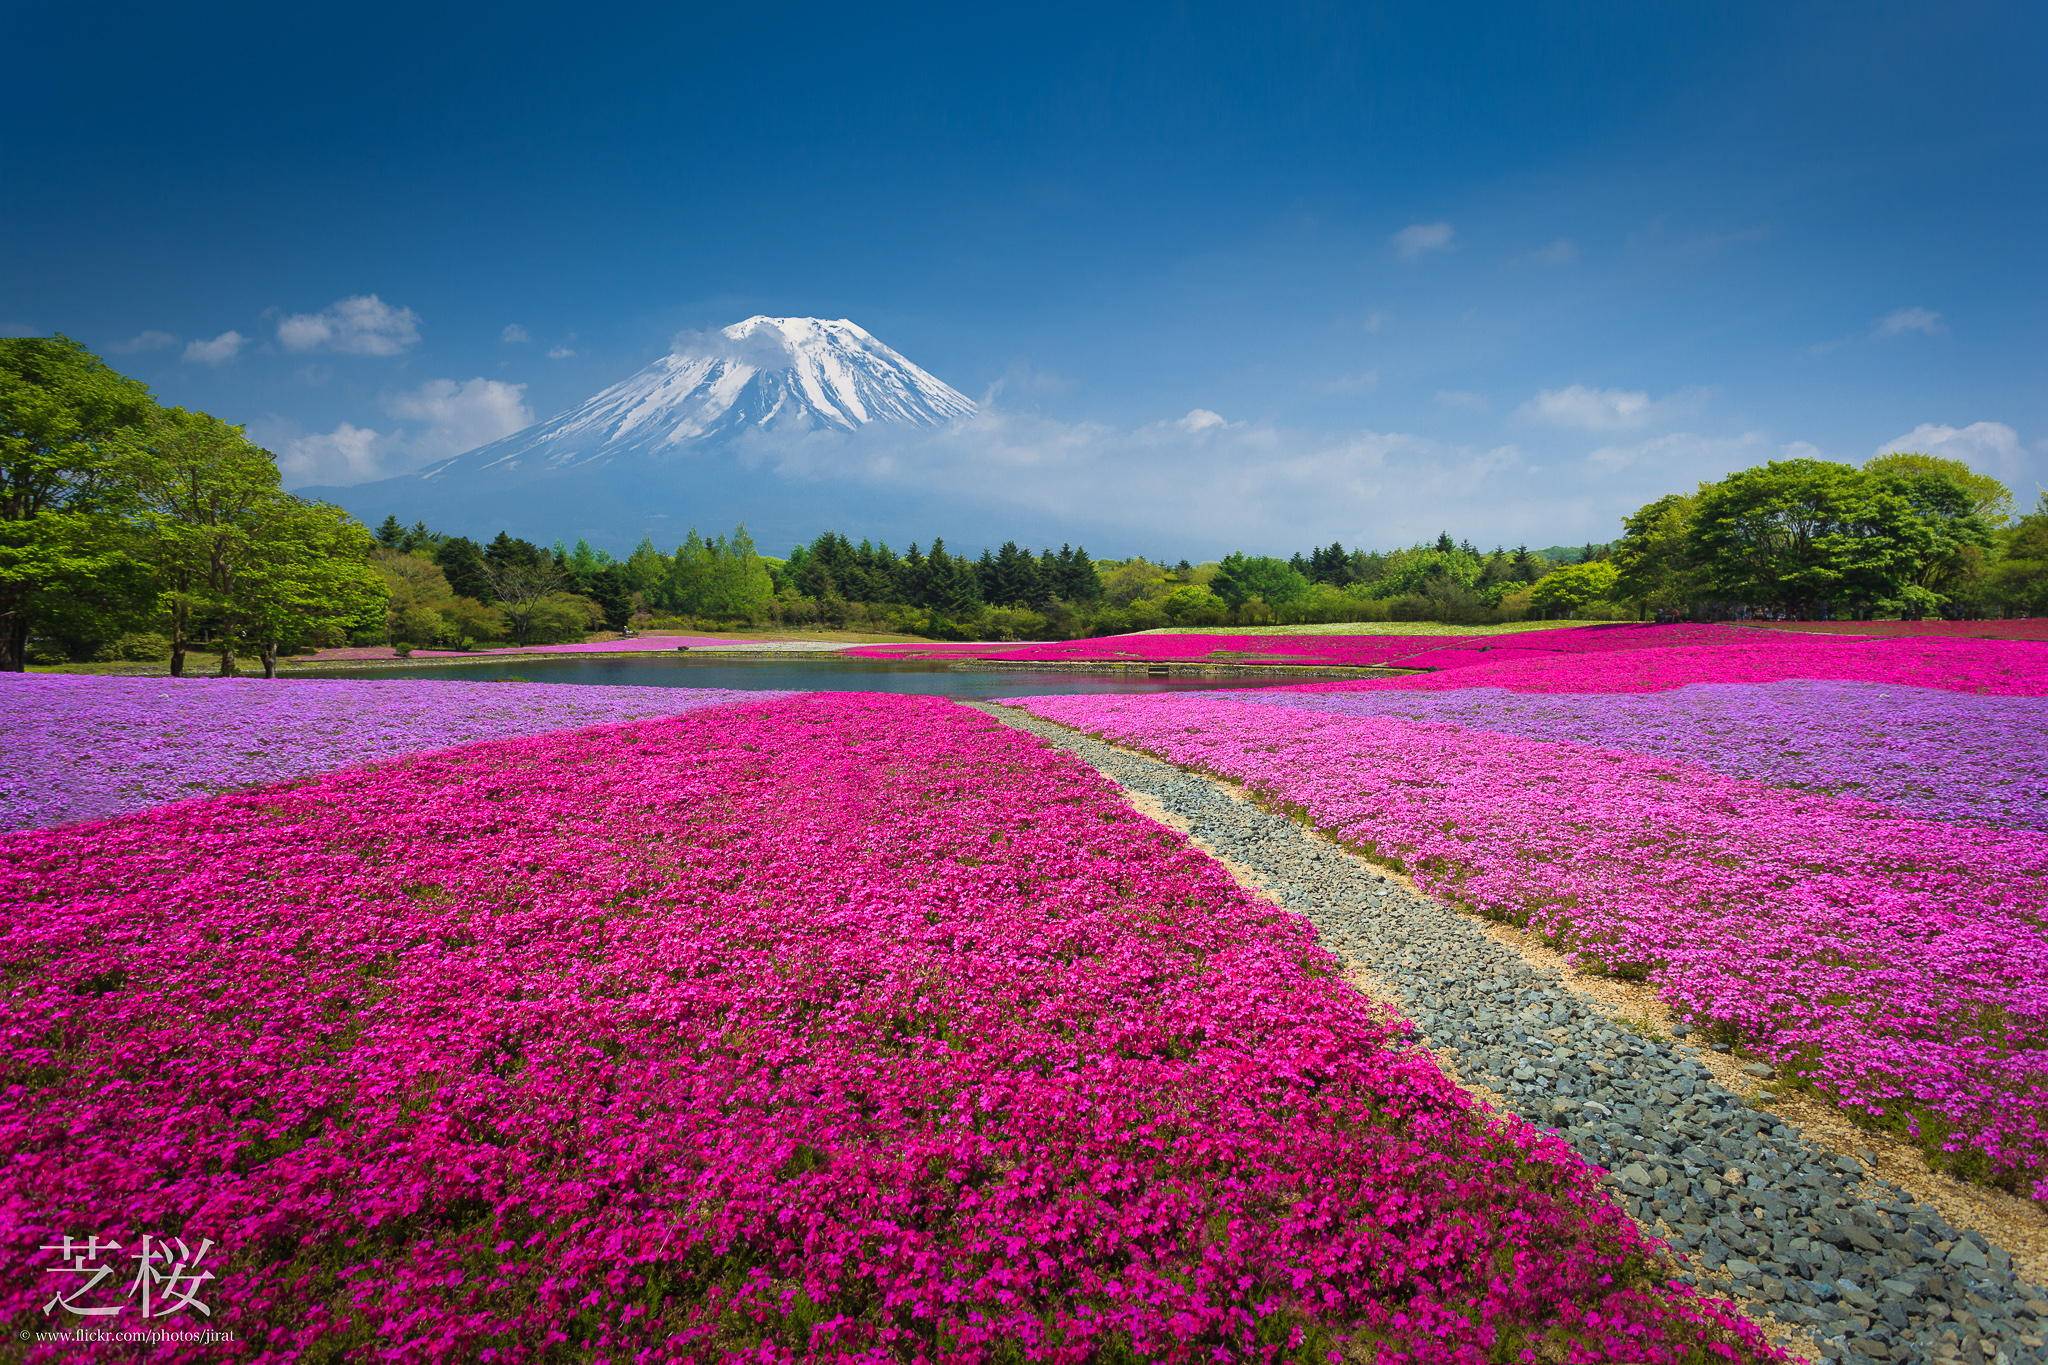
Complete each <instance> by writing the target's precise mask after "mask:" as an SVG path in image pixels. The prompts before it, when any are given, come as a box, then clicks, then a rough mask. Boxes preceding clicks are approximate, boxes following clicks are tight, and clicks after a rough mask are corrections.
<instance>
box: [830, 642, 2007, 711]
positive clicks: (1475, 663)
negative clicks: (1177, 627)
mask: <svg viewBox="0 0 2048 1365" xmlns="http://www.w3.org/2000/svg"><path fill="white" fill-rule="evenodd" d="M847 653H849V654H851V655H855V656H857V657H864V658H937V659H963V660H965V659H985V660H989V661H993V662H998V663H1087V662H1096V663H1183V664H1244V665H1268V666H1273V667H1297V666H1305V665H1322V666H1325V667H1347V668H1372V667H1386V668H1401V669H1413V670H1417V675H1416V676H1414V677H1411V678H1404V679H1400V680H1398V682H1396V683H1390V684H1386V685H1398V686H1405V687H1421V688H1434V687H1449V688H1458V687H1470V686H1481V685H1484V686H1489V687H1503V688H1507V689H1509V690H1512V691H1517V692H1653V691H1658V690H1661V689H1663V688H1667V687H1680V686H1684V685H1685V684H1686V683H1689V682H1725V683H1763V682H1780V681H1784V680H1787V679H1794V678H1807V679H1814V680H1819V681H1836V682H1879V683H1903V684H1907V685H1911V686H1916V687H1940V688H1948V689H1952V690H1955V691H1963V692H1982V693H1988V694H1994V695H2003V696H2040V695H2043V693H2044V691H2048V642H2043V641H2038V640H2031V639H2029V640H2012V639H1992V638H1965V637H1962V636H1957V637H1955V638H1948V637H1945V636H1934V635H1931V634H1896V635H1892V636H1887V637H1884V638H1862V637H1851V636H1845V635H1833V634H1800V633H1795V632H1791V631H1784V630H1778V629H1775V628H1765V627H1759V626H1747V625H1669V626H1648V625H1641V626H1629V625H1618V626H1581V627H1576V628H1572V629H1564V630H1543V631H1528V632H1522V633H1516V634H1507V635H1486V636H1482V635H1469V636H1459V635H1435V636H1427V635H1372V634H1363V635H1171V634H1166V635H1111V636H1105V637H1102V638H1099V639H1092V640H1065V641H1059V642H1056V643H1052V644H1028V645H1014V644H910V645H863V646H860V647H858V648H855V649H851V650H848V651H847ZM1476 668H1483V669H1485V670H1487V677H1486V679H1485V681H1484V683H1483V684H1482V683H1480V682H1479V681H1478V680H1477V679H1475V678H1473V677H1469V676H1466V675H1465V671H1466V670H1469V669H1476ZM1307 685H1309V686H1316V685H1317V684H1307ZM1321 685H1322V686H1349V685H1351V684H1345V683H1337V684H1321Z"/></svg>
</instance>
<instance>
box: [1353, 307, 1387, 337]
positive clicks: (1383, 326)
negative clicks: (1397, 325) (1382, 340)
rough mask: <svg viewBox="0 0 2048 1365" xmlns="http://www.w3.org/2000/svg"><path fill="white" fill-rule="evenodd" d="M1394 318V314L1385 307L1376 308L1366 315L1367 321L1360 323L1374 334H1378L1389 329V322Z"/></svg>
mask: <svg viewBox="0 0 2048 1365" xmlns="http://www.w3.org/2000/svg"><path fill="white" fill-rule="evenodd" d="M1393 320H1394V315H1393V314H1392V313H1389V312H1387V311H1385V310H1384V309H1380V308H1375V309H1373V310H1372V311H1371V312H1370V313H1367V314H1366V315H1365V321H1364V322H1363V323H1361V324H1359V325H1360V326H1362V327H1364V328H1365V330H1366V331H1368V332H1370V333H1372V334H1373V335H1374V336H1378V335H1379V334H1380V333H1381V332H1384V331H1386V330H1387V324H1388V323H1390V322H1392V321H1393Z"/></svg>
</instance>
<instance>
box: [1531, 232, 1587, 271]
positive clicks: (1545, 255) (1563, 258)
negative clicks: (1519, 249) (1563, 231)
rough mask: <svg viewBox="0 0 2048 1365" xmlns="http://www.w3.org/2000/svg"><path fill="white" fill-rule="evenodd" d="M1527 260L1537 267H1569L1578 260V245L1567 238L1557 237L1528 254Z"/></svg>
mask: <svg viewBox="0 0 2048 1365" xmlns="http://www.w3.org/2000/svg"><path fill="white" fill-rule="evenodd" d="M1529 259H1530V260H1532V261H1534V262H1536V264H1538V265H1570V264H1571V263H1572V262H1573V261H1576V260H1577V259H1579V247H1578V243H1576V242H1574V241H1573V240H1572V239H1571V238H1569V237H1559V238H1557V239H1556V240H1555V241H1551V242H1546V243H1544V244H1543V245H1542V246H1540V247H1537V248H1536V249H1535V250H1534V251H1532V252H1530V253H1529Z"/></svg>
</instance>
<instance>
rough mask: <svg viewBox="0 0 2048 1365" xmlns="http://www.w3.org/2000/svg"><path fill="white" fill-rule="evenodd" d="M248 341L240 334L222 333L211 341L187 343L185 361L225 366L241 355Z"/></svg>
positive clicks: (195, 363)
mask: <svg viewBox="0 0 2048 1365" xmlns="http://www.w3.org/2000/svg"><path fill="white" fill-rule="evenodd" d="M173 339H174V340H175V338H173ZM248 341H249V338H247V337H245V336H243V335H242V334H241V333H240V332H222V333H221V334H220V335H219V336H217V337H215V338H214V339H213V340H211V341H188V342H186V343H185V359H186V361H187V362H189V363H191V364H194V365H225V364H227V363H228V362H229V361H230V360H233V359H234V358H235V357H236V356H238V355H240V354H241V353H242V347H243V346H245V345H247V344H248Z"/></svg>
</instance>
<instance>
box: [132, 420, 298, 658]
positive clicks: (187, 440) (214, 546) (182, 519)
mask: <svg viewBox="0 0 2048 1365" xmlns="http://www.w3.org/2000/svg"><path fill="white" fill-rule="evenodd" d="M135 486H136V489H137V493H138V496H139V501H140V505H141V517H140V520H141V525H142V528H143V534H142V536H141V539H140V556H141V557H142V558H143V559H144V561H145V562H147V563H148V564H149V565H150V567H151V570H152V573H153V576H154V578H155V580H156V583H157V586H158V588H159V589H160V591H161V593H162V604H163V610H164V619H165V622H166V624H167V626H168V632H167V633H168V634H169V636H170V641H171V676H172V677H178V676H181V675H182V674H183V673H184V671H185V655H186V653H187V651H188V650H189V649H190V648H191V643H192V640H193V638H194V635H195V633H196V632H197V631H199V630H202V629H211V630H213V631H214V633H215V640H216V643H217V644H218V645H219V647H220V671H221V675H222V676H223V677H226V676H230V675H232V674H233V673H234V671H235V654H236V648H237V646H238V644H240V643H241V636H240V630H239V625H240V622H241V614H240V601H239V594H240V593H241V592H242V590H243V587H244V578H245V575H246V574H248V573H250V572H252V571H254V570H256V569H257V567H258V565H259V563H260V561H261V560H262V559H263V558H264V556H265V554H266V553H267V552H266V550H265V548H264V523H265V520H266V518H271V517H275V516H277V515H278V514H279V512H280V511H281V509H282V507H283V505H284V502H285V498H286V495H285V494H284V493H283V492H281V491H280V489H279V487H278V474H277V462H276V461H275V460H273V459H272V458H271V456H270V453H269V452H268V451H266V450H264V449H262V448H261V447H260V446H257V445H255V444H254V443H252V442H251V441H250V440H249V439H248V438H247V437H246V436H244V435H243V434H242V429H241V428H240V427H237V426H231V425H229V424H228V423H226V422H223V421H221V420H220V419H219V418H218V417H212V416H209V415H208V414H206V413H203V412H189V411H187V410H186V409H184V408H170V409H167V410H163V411H160V412H159V413H158V414H157V415H156V418H155V420H154V421H152V422H151V423H150V427H149V432H148V436H147V439H146V441H145V443H144V450H143V452H142V453H141V454H140V455H139V456H138V458H137V459H136V461H135Z"/></svg>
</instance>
